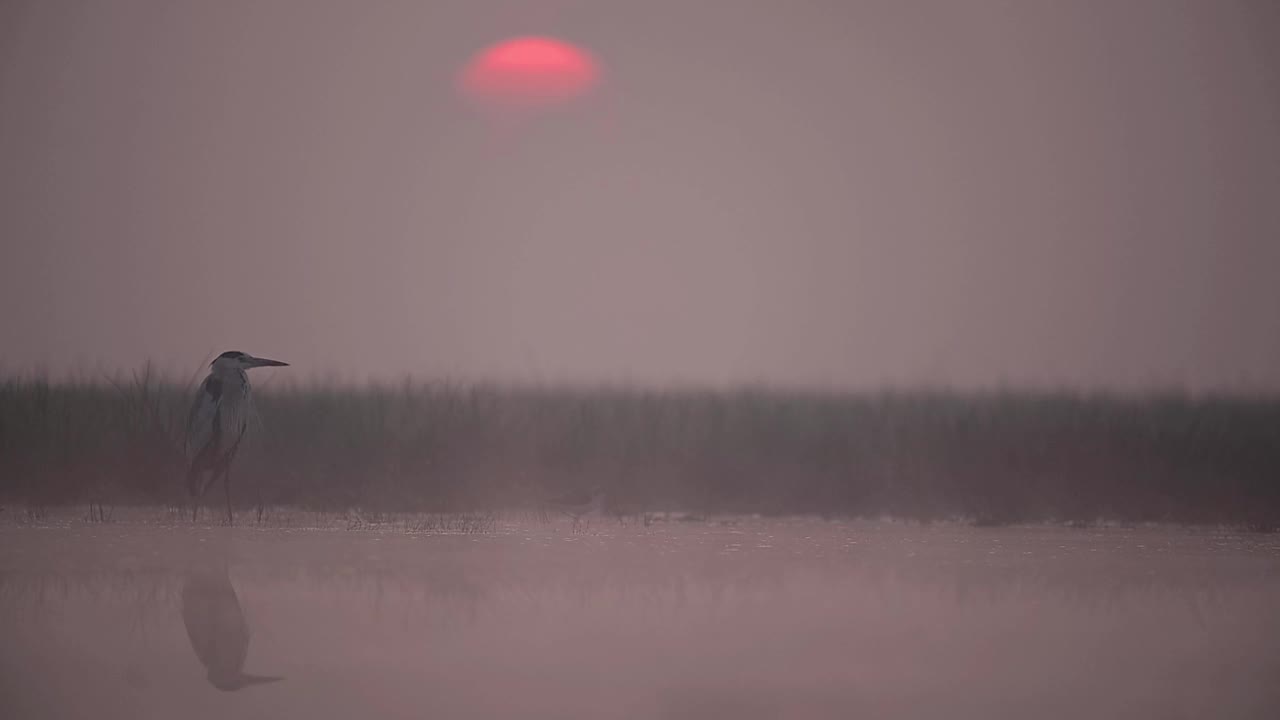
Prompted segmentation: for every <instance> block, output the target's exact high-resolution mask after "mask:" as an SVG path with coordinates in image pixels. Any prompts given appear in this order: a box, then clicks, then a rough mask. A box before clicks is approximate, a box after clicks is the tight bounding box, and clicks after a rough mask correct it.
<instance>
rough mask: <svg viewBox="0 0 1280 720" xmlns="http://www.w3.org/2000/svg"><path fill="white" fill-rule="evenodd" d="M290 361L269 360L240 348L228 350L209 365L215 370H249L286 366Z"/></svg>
mask: <svg viewBox="0 0 1280 720" xmlns="http://www.w3.org/2000/svg"><path fill="white" fill-rule="evenodd" d="M288 364H289V363H287V362H280V361H279V360H268V359H266V358H259V357H254V356H252V355H250V354H249V353H245V352H240V351H239V350H228V351H227V352H224V353H222V354H221V355H219V356H218V357H216V358H214V359H213V362H211V363H209V367H211V368H213V371H214V372H218V371H231V370H249V369H251V368H257V367H285V366H287V365H288Z"/></svg>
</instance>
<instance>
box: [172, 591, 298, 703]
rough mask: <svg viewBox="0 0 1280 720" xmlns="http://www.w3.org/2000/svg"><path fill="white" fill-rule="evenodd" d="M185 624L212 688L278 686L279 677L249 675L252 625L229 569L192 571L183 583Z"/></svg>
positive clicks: (229, 688) (183, 621) (236, 688)
mask: <svg viewBox="0 0 1280 720" xmlns="http://www.w3.org/2000/svg"><path fill="white" fill-rule="evenodd" d="M182 624H183V625H185V626H186V628H187V639H189V640H190V641H191V649H192V650H194V651H195V653H196V657H197V658H199V659H200V664H201V665H204V667H205V669H206V670H207V671H208V678H209V684H211V685H213V686H214V687H216V688H218V689H219V690H239V689H240V688H243V687H248V686H250V685H259V684H262V683H269V682H275V681H276V680H282V679H283V678H279V677H267V676H263V675H249V674H248V673H245V672H244V661H245V658H246V657H248V655H249V625H248V623H246V622H245V619H244V612H243V611H242V610H241V609H240V599H239V598H237V597H236V590H235V588H234V587H232V586H231V578H230V577H229V576H228V575H227V572H226V569H225V568H222V569H221V570H220V571H219V570H213V569H208V568H206V569H201V570H196V571H192V572H191V573H189V574H188V575H187V578H186V580H184V581H183V583H182Z"/></svg>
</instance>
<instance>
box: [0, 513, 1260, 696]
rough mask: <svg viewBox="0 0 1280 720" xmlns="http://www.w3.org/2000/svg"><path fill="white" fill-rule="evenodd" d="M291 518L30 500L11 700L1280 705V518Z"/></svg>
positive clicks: (7, 564)
mask: <svg viewBox="0 0 1280 720" xmlns="http://www.w3.org/2000/svg"><path fill="white" fill-rule="evenodd" d="M290 524H292V525H295V526H294V527H283V526H280V524H279V523H276V524H273V526H271V527H237V528H234V529H231V528H216V527H199V526H197V527H193V526H187V525H181V524H176V523H167V522H146V521H141V520H139V521H133V520H125V521H117V522H114V523H110V524H105V525H104V524H89V523H86V522H83V521H81V520H77V519H68V520H67V521H65V522H56V521H45V522H43V523H38V524H29V523H22V522H17V521H16V520H14V519H9V520H6V521H5V524H0V638H3V640H2V641H0V716H3V717H13V718H19V717H23V718H25V717H33V718H37V717H51V718H74V717H92V718H135V717H141V718H152V717H154V718H176V717H192V718H205V717H209V718H213V717H219V718H226V717H235V718H273V719H277V718H282V717H298V718H317V719H319V718H352V717H366V716H367V717H392V718H397V717H404V718H424V717H437V718H516V717H519V718H855V717H865V718H890V717H905V718H914V717H919V718H1071V719H1072V720H1079V718H1204V717H1215V718H1276V717H1280V537H1276V536H1265V535H1258V536H1250V535H1237V534H1231V533H1223V532H1210V531H1190V530H1176V529H1168V528H1143V529H1103V530H1070V529H1062V528H1001V529H976V528H969V527H963V526H931V527H920V526H910V525H901V524H893V523H874V522H851V523H841V522H823V521H819V520H808V519H793V520H772V519H754V518H727V519H718V520H715V521H712V522H706V523H703V522H698V523H669V524H655V525H651V526H649V527H644V526H643V525H641V524H631V525H625V526H623V525H619V524H617V523H614V522H611V521H605V520H594V521H592V522H591V523H590V524H589V525H588V526H586V527H585V528H582V529H580V530H582V531H580V532H574V529H573V528H572V527H571V526H570V524H569V523H567V522H564V523H555V522H553V523H550V524H541V523H537V522H532V521H519V520H510V521H500V522H498V523H497V525H496V526H495V527H494V528H492V530H490V531H488V532H485V533H482V534H467V533H454V534H450V533H424V532H415V533H410V532H406V531H405V528H404V527H403V526H388V527H385V528H381V529H378V528H375V529H365V530H348V529H346V526H345V525H342V524H341V523H330V524H328V525H325V524H323V523H322V524H321V525H322V526H321V527H310V528H307V527H297V526H296V525H297V523H290ZM240 686H243V687H241V688H240V689H234V690H233V689H225V688H234V687H240ZM220 688H224V689H220Z"/></svg>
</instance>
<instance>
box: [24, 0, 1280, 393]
mask: <svg viewBox="0 0 1280 720" xmlns="http://www.w3.org/2000/svg"><path fill="white" fill-rule="evenodd" d="M525 34H545V35H552V36H555V37H559V38H561V39H563V40H566V41H570V42H573V43H577V44H578V45H581V46H582V47H584V48H586V49H588V50H589V51H590V52H591V53H592V54H593V55H594V56H595V57H596V58H598V60H599V62H600V63H601V66H602V68H603V71H604V76H603V79H602V82H601V85H600V86H599V87H598V89H597V91H596V92H594V93H593V94H591V95H589V96H587V97H585V98H582V99H581V101H580V102H576V103H574V104H573V105H572V106H568V107H565V108H562V109H561V110H560V111H559V112H556V113H554V114H551V115H547V116H544V117H541V118H537V119H535V120H532V121H530V120H527V119H526V121H524V122H515V121H507V120H504V119H503V118H497V117H494V116H493V115H492V114H488V115H485V114H482V113H480V112H478V111H477V109H476V108H475V107H474V106H473V105H472V104H470V103H468V102H467V100H466V99H465V98H463V97H461V96H460V94H459V93H458V90H457V86H456V78H457V73H458V72H459V71H460V69H461V68H462V67H463V66H464V65H465V63H466V62H467V60H468V59H469V58H470V57H471V56H472V54H473V53H475V52H476V51H478V50H480V49H481V48H483V47H486V46H488V45H491V44H492V43H494V42H497V41H500V40H502V39H503V38H506V37H508V36H511V35H525ZM1277 38H1280V3H1276V2H1274V0H1256V1H1243V0H1241V1H1235V2H1232V1H1227V0H1070V1H1068V0H1061V1H1058V2H1045V1H1035V0H1003V1H996V0H989V1H988V0H984V1H979V0H968V1H965V2H955V1H953V0H938V1H936V2H904V1H900V0H884V1H882V2H853V1H848V2H840V1H837V0H830V1H827V2H818V1H810V2H798V1H797V2H791V1H788V2H783V1H781V0H779V1H777V2H767V3H745V2H737V1H736V0H733V1H731V0H717V1H714V2H713V1H711V0H698V1H697V2H690V1H689V0H680V1H679V2H676V1H675V0H645V1H642V2H605V1H600V0H592V1H590V2H588V1H586V0H561V1H548V2H538V1H536V0H509V1H508V2H481V1H480V0H459V1H457V2H447V3H446V2H408V1H405V2H391V1H386V2H356V1H355V0H350V1H345V2H328V1H326V2H321V1H320V0H308V1H306V2H303V1H301V0H300V1H298V2H260V1H257V0H253V1H250V0H236V1H220V2H174V1H172V0H146V1H143V0H82V1H79V2H74V1H71V0H58V1H54V0H5V1H4V2H3V3H0V238H3V243H4V245H3V257H2V262H0V302H2V303H3V307H4V308H5V309H4V312H3V315H2V316H0V366H3V367H7V368H8V369H10V370H14V369H29V368H32V367H36V366H40V367H46V368H50V369H52V370H55V371H61V370H65V369H68V368H104V369H111V368H129V367H133V366H135V365H137V364H138V363H140V362H141V361H143V360H145V359H147V358H151V359H153V360H156V361H158V362H160V363H161V364H162V365H165V366H167V367H171V368H175V369H182V370H184V371H188V372H189V371H193V370H194V369H195V368H196V367H197V366H198V364H199V362H200V361H201V359H202V358H203V357H205V355H206V354H207V353H209V352H211V351H221V350H226V349H239V350H245V351H248V352H251V353H255V354H260V355H265V356H269V357H277V358H280V359H283V360H287V361H290V362H292V363H294V364H295V365H296V367H295V368H294V370H292V371H291V372H294V373H296V374H297V375H299V376H301V375H307V374H322V373H327V372H334V373H339V374H342V375H344V376H346V377H349V378H353V379H358V378H364V377H366V376H375V377H382V378H390V377H395V376H400V375H403V374H405V373H412V374H415V375H418V376H421V377H424V378H425V377H440V376H445V375H447V376H451V377H455V378H459V377H486V378H500V379H519V380H579V381H601V380H608V381H634V382H654V383H658V382H667V381H681V382H715V383H724V382H742V381H764V382H771V383H779V384H838V385H846V386H859V387H865V386H878V385H881V384H884V383H892V384H897V385H906V384H917V383H947V384H953V385H959V386H974V385H981V386H987V385H993V384H997V383H1007V384H1011V385H1040V386H1042V385H1059V384H1070V385H1083V386H1090V387H1097V386H1107V387H1124V388H1133V387H1142V386H1148V385H1152V384H1170V383H1180V384H1187V385H1190V386H1193V387H1197V388H1213V387H1224V386H1225V387H1234V388H1241V387H1255V388H1256V387H1267V388H1271V389H1277V388H1280V42H1277Z"/></svg>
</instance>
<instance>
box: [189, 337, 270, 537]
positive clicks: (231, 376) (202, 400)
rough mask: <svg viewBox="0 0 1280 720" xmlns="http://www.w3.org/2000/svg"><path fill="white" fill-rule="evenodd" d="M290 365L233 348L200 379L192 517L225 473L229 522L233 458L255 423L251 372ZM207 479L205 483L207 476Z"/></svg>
mask: <svg viewBox="0 0 1280 720" xmlns="http://www.w3.org/2000/svg"><path fill="white" fill-rule="evenodd" d="M288 364H289V363H284V362H280V361H279V360H267V359H266V358H256V357H254V356H252V355H250V354H248V353H243V352H240V351H239V350H230V351H228V352H224V353H222V354H221V355H219V356H218V357H216V358H214V360H213V362H212V363H210V364H209V368H210V370H209V375H208V377H206V378H205V379H204V381H203V382H201V383H200V389H199V390H198V391H196V398H195V402H194V403H192V405H191V415H190V416H189V417H188V419H187V442H186V451H187V458H188V459H189V460H190V461H191V466H190V468H189V469H188V470H187V492H188V493H189V494H190V495H191V505H192V507H191V519H192V520H193V521H194V520H195V519H196V513H197V512H199V510H200V501H201V499H203V498H204V495H205V493H206V492H208V491H209V486H210V485H212V484H213V482H214V481H215V480H217V479H218V478H219V477H221V478H222V485H223V488H224V489H225V490H226V496H227V523H228V524H230V523H232V522H234V520H233V517H232V514H231V461H232V460H234V459H235V456H236V450H237V449H239V447H240V441H241V440H242V439H243V438H244V433H245V429H246V428H247V427H248V424H249V376H248V374H246V372H245V371H246V370H250V369H252V368H258V367H283V366H287V365H288ZM202 479H203V482H201V480H202Z"/></svg>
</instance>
